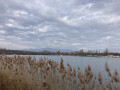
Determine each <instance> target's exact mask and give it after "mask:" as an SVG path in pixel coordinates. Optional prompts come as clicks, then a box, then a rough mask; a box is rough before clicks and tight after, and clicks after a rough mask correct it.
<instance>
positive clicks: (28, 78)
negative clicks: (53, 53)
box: [0, 55, 120, 90]
mask: <svg viewBox="0 0 120 90" xmlns="http://www.w3.org/2000/svg"><path fill="white" fill-rule="evenodd" d="M105 70H106V72H107V73H108V77H109V81H108V82H106V83H105V84H103V77H102V75H101V72H99V73H98V75H95V74H94V73H93V72H92V70H91V67H90V66H89V65H88V66H87V67H86V68H85V71H84V73H83V72H81V70H80V68H79V67H78V68H72V67H71V66H70V65H69V64H67V68H66V67H65V66H64V64H63V59H62V58H61V62H60V64H59V63H57V62H56V61H53V60H51V59H48V58H45V57H44V58H39V60H38V61H37V60H36V58H33V59H32V57H30V56H16V55H15V56H13V57H9V56H5V55H1V56H0V90H113V89H114V90H119V88H120V86H117V85H116V83H119V82H120V77H119V76H118V72H117V71H116V70H115V72H114V73H113V74H112V73H111V72H110V69H109V67H108V64H107V63H106V64H105Z"/></svg>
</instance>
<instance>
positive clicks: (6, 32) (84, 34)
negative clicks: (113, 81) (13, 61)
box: [0, 0, 120, 50]
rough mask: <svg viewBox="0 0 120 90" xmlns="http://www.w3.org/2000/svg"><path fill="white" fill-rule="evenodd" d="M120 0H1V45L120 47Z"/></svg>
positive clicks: (75, 47)
mask: <svg viewBox="0 0 120 90" xmlns="http://www.w3.org/2000/svg"><path fill="white" fill-rule="evenodd" d="M119 2H120V1H119V0H116V1H114V0H99V1H98V0H65V1H64V0H50V1H47V0H25V1H24V0H16V1H15V0H1V1H0V13H1V15H0V47H3V44H4V46H5V47H6V48H12V49H13V48H14V47H15V48H18V49H22V48H24V49H25V48H45V47H52V48H61V49H64V48H67V49H74V50H78V49H80V48H85V49H104V48H110V49H111V47H113V49H114V48H115V49H114V50H116V48H118V49H120V48H119V47H118V44H119V43H120V39H119V38H120V35H119V33H120V30H119V28H120V27H119V26H120V16H119V14H120V10H119V7H120V6H119V5H118V4H119ZM110 37H111V38H110ZM2 43H3V44H2ZM111 50H112V49H111Z"/></svg>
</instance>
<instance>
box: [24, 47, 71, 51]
mask: <svg viewBox="0 0 120 90" xmlns="http://www.w3.org/2000/svg"><path fill="white" fill-rule="evenodd" d="M25 51H33V52H42V51H50V52H57V51H60V52H73V50H70V49H55V48H43V49H25Z"/></svg>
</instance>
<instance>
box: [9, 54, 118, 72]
mask: <svg viewBox="0 0 120 90" xmlns="http://www.w3.org/2000/svg"><path fill="white" fill-rule="evenodd" d="M10 56H13V55H10ZM23 56H29V55H23ZM30 56H31V57H35V58H36V59H37V60H39V58H40V57H43V58H44V57H46V58H49V59H52V60H54V61H57V62H58V63H60V59H61V57H62V58H63V60H64V65H65V66H67V63H69V64H70V65H71V66H72V67H76V68H77V67H78V66H79V67H80V69H81V71H84V69H85V67H87V66H88V65H90V66H91V68H92V71H93V72H95V73H98V72H103V73H104V72H105V63H106V62H107V63H108V66H109V68H110V70H111V72H113V71H114V70H115V69H116V70H117V71H118V72H119V71H120V58H104V57H102V58H100V57H82V56H57V55H30Z"/></svg>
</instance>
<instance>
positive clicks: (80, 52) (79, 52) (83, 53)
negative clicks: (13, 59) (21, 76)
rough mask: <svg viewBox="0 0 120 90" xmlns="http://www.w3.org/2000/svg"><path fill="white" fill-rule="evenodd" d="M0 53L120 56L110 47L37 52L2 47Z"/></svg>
mask: <svg viewBox="0 0 120 90" xmlns="http://www.w3.org/2000/svg"><path fill="white" fill-rule="evenodd" d="M0 54H7V55H11V54H18V55H74V56H108V55H114V56H120V53H115V52H109V50H108V49H105V50H104V51H103V52H100V51H98V50H96V51H94V50H88V51H84V50H83V49H81V50H79V51H74V52H60V51H57V52H51V51H47V50H44V51H41V52H35V51H25V50H10V49H5V48H4V49H3V48H1V49H0Z"/></svg>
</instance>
